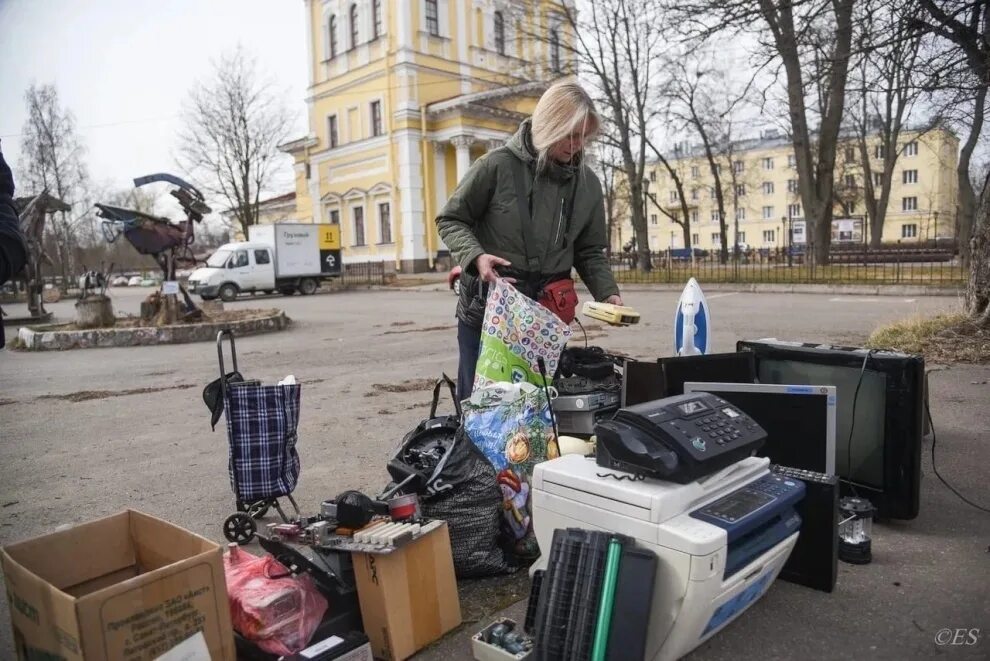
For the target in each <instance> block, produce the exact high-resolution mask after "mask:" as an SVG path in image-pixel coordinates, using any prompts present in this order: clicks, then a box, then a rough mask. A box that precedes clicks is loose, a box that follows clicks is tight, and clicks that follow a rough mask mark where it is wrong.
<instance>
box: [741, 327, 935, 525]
mask: <svg viewBox="0 0 990 661" xmlns="http://www.w3.org/2000/svg"><path fill="white" fill-rule="evenodd" d="M736 348H737V349H738V350H740V351H749V352H752V353H753V355H754V357H755V359H756V374H757V378H758V379H759V381H760V383H780V384H804V385H814V384H828V385H834V386H835V387H836V395H837V398H838V399H837V407H836V462H835V463H836V473H837V474H838V475H839V476H840V477H841V478H842V479H843V490H844V491H846V492H850V491H851V492H852V493H855V494H858V495H860V496H863V497H866V498H868V499H869V500H870V501H871V502H872V503H873V504H874V505H875V506H876V507H877V510H878V516H879V517H881V518H890V519H913V518H915V517H916V516H918V508H919V501H920V487H921V438H922V434H923V431H922V430H923V424H924V422H923V421H924V408H925V401H924V397H925V359H924V358H923V357H921V356H917V355H910V354H903V353H897V352H893V351H871V352H868V351H867V350H866V349H861V348H852V347H839V346H830V345H819V344H807V343H799V342H783V341H780V340H776V339H769V340H757V341H748V340H744V341H740V342H738V343H737V345H736ZM864 364H865V369H864ZM857 388H858V389H859V392H858V394H857ZM854 400H855V401H854ZM854 408H855V416H856V417H855V420H854V419H853V409H854ZM850 434H851V436H850Z"/></svg>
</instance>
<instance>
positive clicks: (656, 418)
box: [595, 392, 767, 484]
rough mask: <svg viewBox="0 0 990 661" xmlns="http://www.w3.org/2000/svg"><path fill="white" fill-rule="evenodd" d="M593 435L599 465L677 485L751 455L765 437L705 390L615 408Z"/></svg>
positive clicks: (727, 405)
mask: <svg viewBox="0 0 990 661" xmlns="http://www.w3.org/2000/svg"><path fill="white" fill-rule="evenodd" d="M595 434H596V436H597V437H598V452H597V461H598V465H599V466H603V467H606V468H612V469H615V470H621V471H625V472H629V473H637V474H642V475H645V476H647V477H654V478H658V479H661V480H667V481H670V482H677V483H679V484H686V483H688V482H693V481H694V480H697V479H698V478H700V477H704V476H705V475H708V474H710V473H714V472H715V471H718V470H720V469H722V468H724V467H726V466H729V465H730V464H734V463H735V462H737V461H739V460H740V459H744V458H745V457H748V456H751V455H753V454H754V453H755V452H756V451H757V450H759V449H760V447H761V446H762V445H763V443H764V441H765V440H766V438H767V434H766V432H765V431H764V430H763V428H762V427H760V426H759V425H758V424H757V423H756V422H755V421H754V420H753V419H752V418H750V417H749V416H748V415H746V414H745V413H743V412H742V411H741V410H740V409H739V408H737V407H736V406H734V405H733V404H730V403H729V402H727V401H725V400H724V399H722V398H720V397H716V396H715V395H712V394H710V393H705V392H696V393H689V394H686V395H678V396H676V397H667V398H664V399H657V400H654V401H652V402H644V403H643V404H637V405H635V406H630V407H628V408H624V409H620V410H619V411H618V412H616V414H615V416H614V417H613V418H612V419H610V420H603V421H601V422H599V423H598V424H597V425H596V426H595Z"/></svg>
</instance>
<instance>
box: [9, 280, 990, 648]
mask: <svg viewBox="0 0 990 661" xmlns="http://www.w3.org/2000/svg"><path fill="white" fill-rule="evenodd" d="M148 293H149V290H142V289H139V288H135V289H120V290H113V291H112V295H113V297H114V302H115V306H116V307H117V309H118V311H121V312H129V313H137V311H138V306H139V303H140V300H141V299H142V298H143V297H144V296H145V295H147V294H148ZM677 297H678V293H677V292H675V291H655V290H650V289H649V288H628V289H627V291H626V293H625V301H626V303H627V304H629V305H632V306H634V307H636V308H637V309H638V310H639V311H640V312H641V314H642V323H641V324H640V325H638V326H635V327H631V328H624V329H613V328H609V327H603V326H601V325H600V324H597V323H595V322H591V323H585V328H586V330H587V332H588V341H589V342H591V343H593V344H597V345H600V346H603V347H605V348H607V349H609V350H612V351H620V352H624V353H627V354H629V355H631V356H634V357H637V358H655V357H658V356H663V355H670V354H671V353H672V333H673V331H672V322H673V316H674V305H675V303H676V300H677ZM708 298H709V304H710V306H711V309H712V316H713V325H714V343H715V350H718V351H731V350H733V349H734V344H735V341H736V340H737V339H757V338H762V337H778V338H782V339H790V340H804V341H821V342H831V343H837V344H846V345H855V344H858V343H861V342H862V341H863V340H864V339H865V338H866V336H867V335H868V334H869V333H870V331H871V330H873V328H874V327H875V326H876V325H877V324H880V323H887V322H890V321H894V320H898V319H903V318H905V317H911V316H916V315H929V314H933V313H936V312H945V311H953V310H957V309H958V307H959V301H958V299H957V298H955V297H918V298H910V297H904V296H863V295H856V296H841V295H840V296H837V295H834V294H828V295H815V294H744V293H732V292H722V291H719V292H714V293H711V294H710V295H709V297H708ZM5 307H6V306H5ZM228 307H230V308H248V307H259V308H269V307H280V308H283V309H284V310H285V311H286V313H287V314H288V315H289V317H291V318H292V319H293V324H292V326H291V327H290V329H289V330H287V331H284V332H281V333H275V334H269V335H259V336H252V337H244V338H241V339H239V340H238V341H237V357H238V362H239V367H240V369H241V371H242V373H244V374H245V376H248V377H254V378H260V379H263V380H265V381H272V380H277V379H281V378H282V377H284V376H286V375H287V374H294V375H295V376H296V378H297V379H299V380H300V381H301V382H302V383H303V394H302V418H301V422H300V429H299V432H300V445H299V451H300V454H301V456H302V464H303V469H302V476H301V479H300V485H299V487H298V489H297V490H296V494H295V495H296V498H297V500H298V501H299V503H300V504H301V505H302V506H303V507H304V508H310V509H315V508H316V507H317V506H318V503H319V502H320V501H321V500H323V499H325V498H329V497H333V496H334V495H335V494H337V493H340V492H341V491H344V490H346V489H360V490H363V491H366V492H368V493H372V492H377V491H378V490H380V489H381V488H382V487H383V486H384V485H385V483H386V482H387V481H388V477H387V474H386V472H385V462H386V460H387V458H388V457H389V455H390V452H391V451H392V450H393V449H394V447H395V445H396V443H397V442H398V440H399V439H400V438H401V437H402V435H403V434H404V433H405V432H406V431H408V430H409V429H411V428H412V427H413V426H414V425H415V424H416V423H417V422H418V421H419V420H421V419H422V418H424V417H425V416H426V415H427V412H428V400H429V396H430V392H429V391H430V389H431V387H432V380H433V379H435V378H436V377H437V376H439V375H440V373H441V372H446V373H448V374H451V375H453V374H455V373H456V364H457V342H456V336H455V325H454V324H455V321H454V318H453V307H454V298H453V296H452V295H451V294H450V293H449V292H446V291H444V290H443V287H442V286H433V285H427V286H421V287H413V288H402V289H382V290H377V291H355V292H341V293H334V294H328V295H318V296H312V297H300V296H294V297H289V298H284V297H279V296H273V297H258V298H257V299H256V300H251V299H245V300H241V301H238V302H236V303H234V304H230V305H229V306H228ZM49 309H51V310H53V311H54V312H55V314H56V316H57V317H59V318H62V319H66V320H68V319H70V318H71V316H72V313H73V308H72V301H63V302H60V303H57V304H52V305H49ZM8 312H9V313H10V314H17V313H18V311H17V310H16V309H8ZM577 341H579V342H580V341H583V337H582V334H581V332H580V331H578V334H577ZM217 369H218V368H217V362H216V348H215V347H214V346H213V345H212V344H211V343H202V344H187V345H172V346H159V347H135V348H118V349H89V350H74V351H68V352H43V353H26V352H0V545H2V544H6V543H10V542H12V541H15V540H19V539H24V538H27V537H30V536H33V535H38V534H42V533H45V532H49V531H52V530H54V529H55V528H56V527H58V526H61V525H66V524H74V523H79V522H82V521H86V520H88V519H92V518H95V517H99V516H103V515H107V514H110V513H113V512H117V511H120V510H121V509H123V508H126V507H133V508H136V509H140V510H143V511H147V512H149V513H151V514H154V515H156V516H160V517H163V518H165V519H168V520H170V521H173V522H175V523H176V524H178V525H181V526H183V527H185V528H188V529H190V530H192V531H194V532H197V533H199V534H202V535H205V536H207V537H210V538H212V539H215V540H217V541H218V542H219V541H222V535H221V532H220V524H221V523H222V522H223V520H224V518H225V517H226V516H227V515H228V514H229V513H230V512H231V511H232V506H233V497H232V495H231V493H230V486H229V483H228V480H227V470H226V437H225V434H224V430H223V428H222V426H221V427H220V428H218V430H217V431H215V432H211V431H210V427H209V413H208V411H207V409H206V407H205V406H204V405H203V403H202V399H201V390H202V387H203V386H204V385H205V384H206V383H208V382H209V381H211V380H212V379H214V378H216V375H217ZM929 369H931V370H933V371H932V373H931V376H930V387H931V405H932V415H933V419H934V423H935V428H936V431H937V443H938V445H937V454H936V460H937V465H938V469H939V472H940V473H942V475H943V476H945V477H946V478H947V479H949V480H950V482H951V483H952V484H953V485H954V486H955V487H956V488H958V489H959V490H961V491H962V492H963V493H965V494H967V495H969V496H970V497H971V498H973V499H975V500H977V501H979V502H981V503H983V504H984V506H987V505H990V490H988V488H987V485H988V479H987V471H986V466H987V465H990V444H988V440H990V416H988V415H987V410H988V408H990V386H988V385H987V384H988V381H990V366H958V365H957V366H939V365H929ZM450 408H452V407H450V406H449V405H447V404H442V406H441V411H443V410H447V409H450ZM930 449H931V447H930V441H929V442H927V443H926V445H925V448H924V455H925V463H924V465H923V471H924V475H925V479H924V481H923V485H922V504H921V514H920V516H919V517H918V518H917V519H915V520H913V521H907V522H887V523H883V524H880V525H878V526H877V527H876V532H875V541H874V561H873V563H872V564H870V565H866V566H852V565H840V576H839V582H838V586H837V589H836V591H835V592H834V593H832V594H830V595H829V594H824V593H820V592H815V591H812V590H808V589H806V588H801V587H798V586H794V585H791V584H787V583H783V582H780V581H778V582H777V583H775V584H774V586H773V587H772V588H771V589H770V591H769V593H768V594H767V596H766V597H764V598H763V599H761V600H760V601H759V602H757V603H756V604H755V605H754V606H753V607H751V608H750V609H749V610H748V611H747V612H746V613H745V614H744V615H743V616H741V617H740V618H739V619H738V620H737V621H736V622H734V623H733V624H732V625H730V626H729V627H728V628H727V629H726V630H725V631H724V632H722V633H720V634H718V635H717V636H715V638H714V639H713V640H712V641H711V642H709V643H707V644H705V645H704V646H703V647H701V648H700V649H699V650H698V651H697V652H695V654H694V655H693V656H692V658H697V659H729V658H733V659H736V658H752V657H760V658H799V657H801V658H850V659H852V658H855V659H864V658H871V659H872V658H882V659H915V658H918V659H922V658H933V657H941V656H945V657H948V658H956V657H958V658H990V652H988V650H990V647H988V645H990V640H988V639H987V637H988V636H990V597H988V594H990V548H988V545H990V515H988V514H986V513H981V512H978V511H976V510H974V509H972V508H970V507H968V506H967V505H965V504H963V503H962V502H961V501H960V500H959V499H958V498H956V496H954V495H953V494H952V493H951V492H949V490H948V489H947V488H946V487H945V486H943V485H942V484H941V483H940V482H939V481H938V480H937V479H936V478H935V476H934V475H933V472H932V465H931V456H930ZM527 590H528V585H527V582H526V580H525V576H514V577H509V578H500V579H488V580H485V581H465V582H462V584H461V599H462V608H463V610H464V613H465V621H466V624H465V625H464V627H462V629H461V630H459V631H458V632H457V633H455V634H452V635H450V636H448V637H447V639H445V640H444V641H442V643H441V644H439V645H436V646H434V647H432V648H430V649H428V650H425V651H424V652H422V653H421V654H419V655H418V656H417V658H423V659H465V658H470V657H469V652H468V651H467V650H468V645H469V643H468V639H469V636H470V634H471V633H473V632H474V631H476V630H478V629H480V628H481V627H482V626H483V625H484V624H486V623H487V622H488V621H489V620H490V619H491V618H492V617H493V615H494V613H495V612H496V611H497V610H499V609H501V608H504V607H506V606H509V605H510V604H512V603H514V602H518V601H520V600H521V599H523V598H525V596H526V591H527ZM513 608H514V609H515V610H514V611H512V612H514V613H517V614H518V612H519V608H520V605H518V604H517V605H516V606H514V607H513ZM6 622H7V613H6V603H5V602H4V603H2V605H0V658H9V657H10V655H11V643H10V631H9V628H8V627H7V625H6ZM943 628H951V629H957V628H959V629H961V628H967V629H971V628H972V629H978V630H979V632H980V633H979V634H978V639H977V644H976V645H968V646H967V645H959V646H954V645H939V644H937V643H936V637H937V636H938V632H939V631H940V630H941V629H943Z"/></svg>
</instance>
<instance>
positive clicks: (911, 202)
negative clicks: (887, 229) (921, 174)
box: [901, 197, 918, 211]
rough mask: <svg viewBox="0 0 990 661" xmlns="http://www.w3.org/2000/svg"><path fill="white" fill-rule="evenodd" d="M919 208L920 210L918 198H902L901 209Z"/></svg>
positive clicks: (914, 209)
mask: <svg viewBox="0 0 990 661" xmlns="http://www.w3.org/2000/svg"><path fill="white" fill-rule="evenodd" d="M917 210H918V198H916V197H905V198H902V199H901V211H917Z"/></svg>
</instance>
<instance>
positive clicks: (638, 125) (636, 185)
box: [528, 0, 664, 271]
mask: <svg viewBox="0 0 990 661" xmlns="http://www.w3.org/2000/svg"><path fill="white" fill-rule="evenodd" d="M552 6H553V12H552V13H553V15H555V16H559V17H560V19H561V21H562V25H564V26H566V28H567V31H568V32H569V34H570V36H571V38H569V39H563V40H560V41H559V44H560V47H561V48H564V49H566V50H567V51H568V53H569V55H570V56H571V57H570V59H571V60H572V61H573V62H574V67H573V70H574V71H578V72H581V73H583V74H586V75H587V76H588V78H589V79H590V80H591V81H592V85H593V87H594V90H595V93H596V96H597V100H598V103H599V108H600V110H602V113H603V115H604V117H605V119H606V121H607V123H608V124H609V129H608V131H607V132H606V133H607V135H608V136H610V139H611V141H612V143H613V144H614V146H615V148H616V149H617V151H618V153H619V157H620V163H621V167H622V174H623V176H624V178H625V181H626V185H627V186H628V189H629V190H628V193H629V199H630V203H629V207H630V215H631V218H632V226H633V232H634V235H635V239H636V250H637V255H638V264H639V266H640V268H642V269H643V270H646V271H649V270H651V269H652V267H653V265H652V262H651V260H650V246H649V238H648V235H647V233H648V228H647V221H646V215H645V208H644V207H645V205H644V204H643V203H642V202H641V201H642V200H643V198H644V196H643V189H644V184H643V181H644V175H645V174H646V165H647V163H646V140H645V139H644V138H645V136H646V135H647V134H648V127H649V125H650V120H651V119H652V117H653V115H654V113H655V108H654V102H655V98H654V94H653V78H654V76H655V75H656V74H657V69H656V66H657V62H659V61H660V60H659V58H658V56H659V54H660V46H661V44H662V43H663V39H664V35H663V31H662V22H661V21H660V20H659V16H660V13H659V2H658V0H599V1H597V2H595V3H594V5H593V6H591V7H589V11H585V12H582V13H581V17H580V18H579V16H578V12H577V9H576V7H575V6H574V3H573V1H572V0H555V2H553V3H552ZM550 34H556V32H553V31H551V33H550ZM528 36H530V37H531V38H534V39H539V40H544V41H545V40H547V31H545V30H544V31H543V32H542V33H541V32H540V31H539V30H538V29H535V28H534V27H531V29H530V31H529V34H528Z"/></svg>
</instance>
